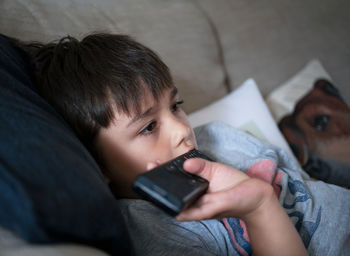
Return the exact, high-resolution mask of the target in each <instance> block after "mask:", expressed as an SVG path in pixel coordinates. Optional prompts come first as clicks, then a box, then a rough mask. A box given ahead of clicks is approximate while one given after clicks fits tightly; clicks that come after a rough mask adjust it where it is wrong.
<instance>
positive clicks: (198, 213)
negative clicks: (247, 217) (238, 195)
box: [176, 192, 235, 221]
mask: <svg viewBox="0 0 350 256" xmlns="http://www.w3.org/2000/svg"><path fill="white" fill-rule="evenodd" d="M229 194H231V193H227V192H216V193H211V194H206V195H204V196H203V197H201V198H200V199H199V200H198V201H197V203H196V204H195V205H193V206H191V207H190V208H188V209H186V210H184V211H183V212H181V213H180V214H179V215H178V216H177V217H176V219H177V220H178V221H193V220H203V219H213V218H217V217H227V216H230V217H232V216H233V215H232V214H234V205H235V200H232V201H231V200H230V197H232V195H229ZM228 200H230V203H229V204H228V203H227V202H228Z"/></svg>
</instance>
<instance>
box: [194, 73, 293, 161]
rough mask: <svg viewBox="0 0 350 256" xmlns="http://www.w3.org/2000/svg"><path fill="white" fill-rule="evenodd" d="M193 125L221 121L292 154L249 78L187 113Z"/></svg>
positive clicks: (255, 85)
mask: <svg viewBox="0 0 350 256" xmlns="http://www.w3.org/2000/svg"><path fill="white" fill-rule="evenodd" d="M189 120H190V123H191V125H192V126H193V127H197V126H200V125H202V124H205V123H209V122H211V121H222V122H225V123H227V124H230V125H232V126H233V127H235V128H238V129H241V130H243V131H246V132H249V133H251V134H252V135H254V136H256V137H258V138H259V139H262V140H265V141H267V142H269V143H271V144H274V145H276V146H278V147H280V148H282V149H284V150H285V151H286V152H287V153H289V154H290V155H291V156H292V157H294V155H293V153H292V151H291V149H290V148H289V146H288V144H287V142H286V140H285V138H284V137H283V135H282V134H281V132H280V130H279V129H278V127H277V125H276V122H275V121H274V120H273V118H272V115H271V113H270V111H269V109H268V108H267V106H266V104H265V101H264V99H263V98H262V96H261V94H260V91H259V89H258V86H257V84H256V83H255V81H254V80H253V79H248V80H247V81H245V82H244V83H243V84H242V85H241V86H240V87H239V88H237V89H236V90H234V91H232V92H231V93H230V94H229V95H227V96H225V97H223V98H222V99H220V100H218V101H216V102H214V103H212V104H210V105H209V106H207V107H205V108H202V109H201V110H198V111H196V112H194V113H191V114H190V115H189Z"/></svg>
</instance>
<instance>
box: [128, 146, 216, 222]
mask: <svg viewBox="0 0 350 256" xmlns="http://www.w3.org/2000/svg"><path fill="white" fill-rule="evenodd" d="M196 157H199V158H204V159H206V160H209V161H212V160H211V159H210V158H209V157H207V156H206V155H204V154H203V153H201V152H200V151H198V150H196V149H194V150H191V151H189V152H187V153H185V154H183V155H181V156H179V157H177V158H175V159H173V160H171V161H169V162H167V163H165V164H162V165H160V166H157V167H156V168H154V169H152V170H150V171H148V172H145V173H143V174H141V175H139V176H138V177H137V178H136V180H135V181H134V183H133V189H134V191H135V192H136V193H137V194H139V195H140V196H141V197H143V198H144V199H146V200H149V201H151V202H153V203H154V204H156V205H157V206H159V207H160V208H162V209H163V210H165V211H166V212H167V213H169V214H170V215H172V216H176V215H178V214H179V213H180V212H181V211H182V210H184V209H186V208H187V207H189V206H190V205H191V204H193V203H194V202H195V201H196V200H197V199H198V198H199V197H200V196H201V195H203V194H204V193H205V192H206V190H207V189H208V186H209V182H208V181H207V180H206V179H203V178H201V177H199V176H197V175H194V174H191V173H189V172H186V171H185V170H184V169H183V164H184V162H185V161H186V159H189V158H196Z"/></svg>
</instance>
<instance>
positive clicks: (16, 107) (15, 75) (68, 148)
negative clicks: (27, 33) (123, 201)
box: [0, 35, 128, 255]
mask: <svg viewBox="0 0 350 256" xmlns="http://www.w3.org/2000/svg"><path fill="white" fill-rule="evenodd" d="M0 206H1V210H0V225H1V226H2V227H4V228H7V229H9V230H12V231H14V232H15V233H16V234H18V235H19V236H20V237H22V238H23V239H25V240H27V241H29V242H32V243H55V242H78V243H84V244H88V245H92V246H96V247H98V248H100V249H103V250H105V251H107V252H109V253H111V254H113V255H115V254H120V253H122V254H126V253H127V252H128V239H127V236H126V232H125V229H124V223H123V222H122V218H121V216H120V213H119V209H118V207H117V204H116V200H115V199H114V197H113V195H112V194H111V192H110V190H109V189H108V187H107V185H106V184H105V183H104V180H103V177H102V175H101V173H100V170H99V168H98V166H97V164H96V162H95V161H94V160H93V158H92V157H91V156H90V154H89V153H88V151H87V150H86V149H85V148H84V146H83V145H82V144H81V143H80V141H79V140H78V139H77V137H76V136H75V135H74V133H73V132H72V130H71V129H70V127H69V126H68V125H67V124H66V123H65V122H64V120H63V119H62V118H61V116H60V115H58V114H57V112H55V111H54V109H53V108H52V107H51V106H50V105H48V104H47V103H46V102H45V101H44V100H43V99H42V98H41V97H40V96H39V95H38V94H37V93H36V92H35V86H34V85H33V84H32V82H31V79H30V77H29V72H28V67H27V63H26V60H25V58H24V57H23V56H22V55H21V53H20V51H18V50H17V49H15V48H13V47H12V46H11V44H10V42H9V40H8V38H6V37H5V36H1V35H0Z"/></svg>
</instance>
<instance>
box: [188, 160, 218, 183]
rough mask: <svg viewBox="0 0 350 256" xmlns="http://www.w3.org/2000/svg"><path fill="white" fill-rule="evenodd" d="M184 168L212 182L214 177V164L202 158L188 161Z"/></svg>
mask: <svg viewBox="0 0 350 256" xmlns="http://www.w3.org/2000/svg"><path fill="white" fill-rule="evenodd" d="M183 168H184V169H185V170H186V171H188V172H190V173H193V174H196V175H199V176H201V177H202V178H205V179H208V180H210V178H211V176H212V169H213V166H212V163H211V162H209V161H207V160H204V159H202V158H191V159H187V160H186V161H185V163H184V165H183Z"/></svg>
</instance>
